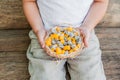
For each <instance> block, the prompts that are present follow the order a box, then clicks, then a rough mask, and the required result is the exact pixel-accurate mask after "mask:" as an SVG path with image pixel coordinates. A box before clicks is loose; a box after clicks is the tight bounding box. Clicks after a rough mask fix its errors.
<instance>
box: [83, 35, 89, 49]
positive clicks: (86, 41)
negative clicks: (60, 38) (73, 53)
mask: <svg viewBox="0 0 120 80" xmlns="http://www.w3.org/2000/svg"><path fill="white" fill-rule="evenodd" d="M84 45H85V47H88V37H87V36H86V37H84Z"/></svg>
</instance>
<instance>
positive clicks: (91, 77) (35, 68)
mask: <svg viewBox="0 0 120 80" xmlns="http://www.w3.org/2000/svg"><path fill="white" fill-rule="evenodd" d="M107 5H108V0H23V9H24V13H25V16H26V18H27V20H28V22H29V23H30V25H31V27H32V30H30V32H29V37H30V39H31V43H30V45H29V48H28V50H27V58H28V59H29V73H30V75H31V77H30V80H66V78H65V75H66V70H65V67H64V65H65V63H67V68H68V72H69V73H70V78H71V80H106V77H105V73H104V69H103V64H102V61H101V50H100V46H99V40H98V38H97V36H96V35H95V33H94V27H95V26H96V25H97V24H98V22H100V20H101V19H102V17H103V16H104V14H105V12H106V9H107ZM65 24H71V25H73V26H74V27H76V28H78V29H79V30H80V31H81V33H82V34H83V35H84V45H85V46H86V48H85V49H84V50H83V51H82V53H81V54H80V55H79V56H77V57H76V58H74V59H64V60H59V62H60V63H59V64H56V63H55V62H54V61H55V60H56V58H54V57H51V56H48V55H47V54H46V53H45V51H44V47H45V43H44V37H45V35H46V33H47V31H48V30H49V29H50V28H52V27H54V26H55V25H65Z"/></svg>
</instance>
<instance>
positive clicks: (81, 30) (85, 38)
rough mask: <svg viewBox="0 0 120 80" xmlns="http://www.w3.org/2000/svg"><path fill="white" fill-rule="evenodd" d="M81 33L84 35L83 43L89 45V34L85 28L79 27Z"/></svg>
mask: <svg viewBox="0 0 120 80" xmlns="http://www.w3.org/2000/svg"><path fill="white" fill-rule="evenodd" d="M79 30H80V33H81V35H82V36H83V43H84V46H85V47H88V40H89V35H88V33H87V32H85V31H84V30H83V29H81V28H79Z"/></svg>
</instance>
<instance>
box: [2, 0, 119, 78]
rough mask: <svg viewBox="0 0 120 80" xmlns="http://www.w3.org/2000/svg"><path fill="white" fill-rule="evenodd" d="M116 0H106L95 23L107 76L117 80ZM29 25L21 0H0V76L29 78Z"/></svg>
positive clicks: (117, 27)
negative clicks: (27, 55)
mask: <svg viewBox="0 0 120 80" xmlns="http://www.w3.org/2000/svg"><path fill="white" fill-rule="evenodd" d="M119 19H120V1H119V0H110V4H109V9H108V11H107V13H106V15H105V17H104V19H103V20H102V21H101V23H100V24H99V25H98V26H97V28H96V29H95V30H96V33H97V35H98V37H99V39H100V43H101V49H102V50H103V55H102V59H103V63H104V68H105V73H106V75H107V80H120V20H119ZM30 29H31V28H30V26H29V24H28V23H27V21H26V19H25V16H24V15H23V11H22V2H21V0H0V80H29V74H28V69H27V65H28V60H27V58H26V50H27V48H28V45H29V43H30V39H29V37H28V32H29V30H30Z"/></svg>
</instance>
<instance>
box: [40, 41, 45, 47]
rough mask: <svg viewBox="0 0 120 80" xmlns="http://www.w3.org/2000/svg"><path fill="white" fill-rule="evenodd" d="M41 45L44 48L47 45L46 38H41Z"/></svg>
mask: <svg viewBox="0 0 120 80" xmlns="http://www.w3.org/2000/svg"><path fill="white" fill-rule="evenodd" d="M40 45H41V47H42V48H44V47H45V42H44V40H43V39H42V40H40Z"/></svg>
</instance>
